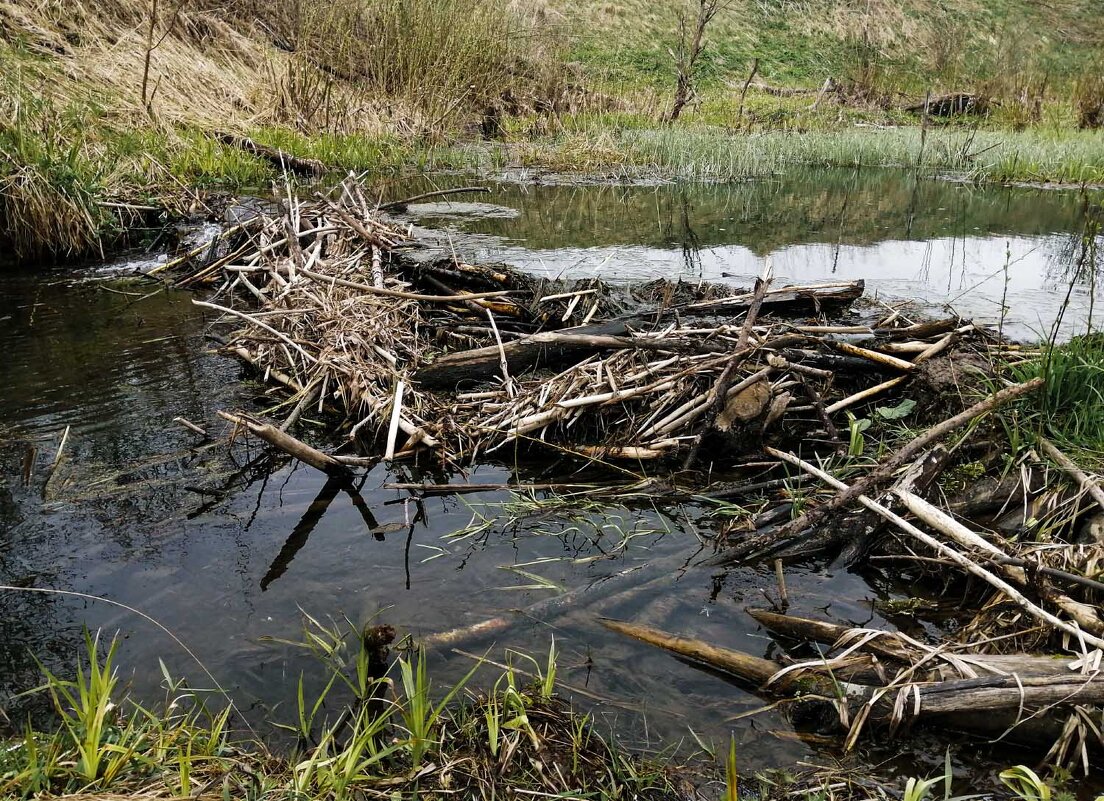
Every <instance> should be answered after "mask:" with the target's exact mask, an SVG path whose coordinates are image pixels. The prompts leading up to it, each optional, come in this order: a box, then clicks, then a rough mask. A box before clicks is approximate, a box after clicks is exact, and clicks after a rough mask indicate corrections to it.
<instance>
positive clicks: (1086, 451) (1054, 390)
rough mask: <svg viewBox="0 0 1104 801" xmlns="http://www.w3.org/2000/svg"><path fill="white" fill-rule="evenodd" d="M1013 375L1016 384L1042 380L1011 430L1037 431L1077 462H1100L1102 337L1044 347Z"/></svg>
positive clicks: (1103, 448) (1103, 442) (1103, 434)
mask: <svg viewBox="0 0 1104 801" xmlns="http://www.w3.org/2000/svg"><path fill="white" fill-rule="evenodd" d="M1015 374H1016V378H1017V379H1019V380H1028V379H1031V378H1035V377H1039V376H1041V377H1043V378H1044V379H1045V380H1046V385H1045V386H1044V387H1043V388H1042V389H1041V390H1040V391H1039V392H1038V393H1037V394H1036V395H1035V396H1034V397H1033V398H1032V399H1030V400H1029V401H1028V402H1027V403H1024V404H1020V406H1019V407H1017V410H1016V414H1017V415H1018V417H1017V418H1016V420H1015V423H1016V425H1017V426H1018V427H1019V428H1021V429H1026V430H1028V431H1033V430H1034V431H1038V432H1039V433H1040V434H1042V435H1044V436H1046V437H1048V438H1050V439H1051V440H1053V441H1054V442H1055V444H1057V445H1058V447H1059V448H1061V449H1063V450H1066V451H1068V452H1069V453H1070V454H1072V455H1075V458H1076V459H1078V460H1080V461H1084V462H1086V463H1089V464H1092V465H1100V464H1102V463H1104V335H1101V334H1089V335H1087V336H1080V337H1075V338H1074V339H1071V340H1070V341H1069V342H1066V343H1064V344H1061V345H1055V346H1052V347H1049V348H1047V349H1045V350H1044V352H1043V355H1042V357H1041V358H1039V359H1038V360H1035V361H1031V362H1029V363H1027V364H1025V365H1021V366H1019V367H1017V368H1016V369H1015Z"/></svg>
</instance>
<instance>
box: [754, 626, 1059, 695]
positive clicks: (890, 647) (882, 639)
mask: <svg viewBox="0 0 1104 801" xmlns="http://www.w3.org/2000/svg"><path fill="white" fill-rule="evenodd" d="M748 614H749V615H751V616H752V617H753V618H755V621H756V622H757V623H759V624H760V625H761V626H763V627H764V628H766V629H768V630H769V631H771V632H772V633H773V634H777V635H779V636H781V637H785V638H787V639H791V640H794V641H796V642H801V643H808V642H818V643H823V644H824V645H829V646H833V648H832V650H843V649H844V648H846V647H848V646H849V644H851V643H857V642H858V643H861V645H860V646H859V649H860V651H861V652H863V653H867V654H871V655H873V656H875V657H878V658H880V659H882V660H888V662H889V664H891V665H893V666H894V668H895V669H899V668H900V667H904V666H906V665H913V664H915V663H916V662H918V661H920V660H921V659H923V658H924V657H925V656H928V655H930V652H929V654H925V653H924V652H923V651H921V650H920V649H919V648H917V647H915V646H913V645H910V644H909V643H907V642H905V641H904V640H903V639H902V638H901V637H900V636H899V635H898V634H896V633H892V632H881V633H880V634H879V636H873V637H870V636H868V635H870V633H871V632H870V631H869V630H867V629H855V628H852V627H850V626H842V625H839V624H838V623H827V622H825V621H821V620H810V619H808V618H802V617H794V616H792V615H782V614H778V613H777V612H771V611H769V610H766V609H749V610H748ZM830 654H831V651H829V654H828V655H830ZM939 657H940V658H938V659H936V660H934V664H933V665H932V666H930V667H928V668H927V672H928V674H930V675H929V676H928V678H929V680H933V681H939V680H944V679H948V678H950V679H957V678H974V677H975V676H972V675H968V674H969V673H974V674H979V675H980V674H989V675H996V676H1006V675H1010V674H1015V675H1017V676H1068V675H1070V671H1071V670H1073V669H1074V667H1075V663H1076V662H1077V660H1076V659H1074V658H1073V657H1056V656H1039V655H1034V654H973V653H965V652H962V651H955V652H941V653H939ZM964 674H966V675H964Z"/></svg>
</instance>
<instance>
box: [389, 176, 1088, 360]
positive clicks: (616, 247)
mask: <svg viewBox="0 0 1104 801" xmlns="http://www.w3.org/2000/svg"><path fill="white" fill-rule="evenodd" d="M434 183H435V184H437V183H440V184H445V185H453V184H457V185H459V184H463V183H464V181H463V179H461V178H458V177H447V178H443V179H434ZM486 200H493V201H494V202H495V203H497V204H498V205H499V206H501V207H503V208H504V209H507V210H512V211H513V213H505V212H504V213H501V214H498V215H496V216H494V217H493V218H487V217H484V216H482V215H479V214H470V213H469V212H470V209H469V208H468V207H467V206H466V205H465V204H464V203H463V202H451V203H449V202H441V203H433V204H422V205H420V206H412V207H411V208H410V216H411V217H412V219H415V220H417V221H419V222H422V223H425V224H433V225H439V224H445V225H447V226H449V227H450V228H452V229H453V230H454V231H459V232H462V233H464V234H466V235H467V238H465V239H464V240H462V243H461V245H460V246H461V247H462V248H463V249H464V250H465V252H468V251H471V250H474V251H475V256H476V257H478V258H482V259H488V260H502V261H506V262H510V263H513V264H518V265H521V266H523V267H525V268H527V269H530V270H533V271H534V272H539V273H543V274H549V275H568V276H600V277H602V278H605V279H606V280H614V281H617V280H634V279H651V278H656V277H658V276H663V277H668V278H683V279H685V280H711V281H732V282H736V283H746V282H748V281H750V280H751V279H752V278H754V276H756V275H758V274H759V273H760V272H761V270H762V266H763V261H764V259H765V258H766V257H767V256H769V257H771V260H772V262H773V264H774V269H775V273H776V275H778V276H779V278H780V279H781V280H788V281H823V280H839V279H859V278H862V279H865V280H866V281H867V283H868V286H869V287H870V290H871V292H872V294H876V295H878V296H879V297H881V298H883V299H886V300H899V299H915V300H919V301H921V302H922V303H924V304H926V305H927V306H929V307H932V308H939V307H942V306H943V305H946V304H950V305H952V306H953V307H954V308H955V309H956V310H957V311H958V312H959V313H960V314H962V315H964V316H967V317H971V318H974V319H976V320H978V321H979V322H983V323H988V324H993V325H999V324H1002V323H1003V325H1004V327H1005V330H1006V332H1007V333H1008V334H1009V335H1011V336H1015V337H1018V338H1023V339H1034V338H1036V337H1037V336H1038V335H1039V333H1040V332H1048V331H1049V329H1050V327H1051V325H1052V324H1053V322H1054V320H1055V319H1056V318H1057V316H1058V315H1059V313H1060V312H1061V310H1062V309H1063V307H1064V305H1065V304H1066V296H1067V294H1069V295H1070V300H1069V310H1068V312H1067V314H1066V316H1065V320H1064V327H1063V331H1064V332H1065V333H1066V334H1067V335H1068V334H1070V333H1073V332H1075V331H1078V330H1084V328H1085V325H1086V322H1087V320H1088V316H1089V313H1090V311H1091V310H1092V307H1093V297H1094V293H1095V292H1096V291H1097V290H1096V283H1095V278H1093V276H1095V270H1091V271H1089V270H1084V269H1080V270H1078V269H1077V268H1076V264H1077V263H1078V256H1077V251H1078V248H1082V243H1083V233H1084V231H1085V224H1086V214H1087V212H1089V210H1090V209H1091V208H1092V207H1093V202H1090V200H1091V199H1090V198H1087V197H1085V196H1081V195H1079V194H1078V193H1076V192H1055V191H1051V190H1041V189H1005V188H993V187H988V188H975V187H969V186H965V185H961V184H952V183H948V182H945V181H933V180H927V179H918V178H916V177H914V176H912V175H910V174H908V173H905V172H884V171H877V170H874V171H865V170H864V171H857V170H834V171H816V172H795V173H792V174H787V175H786V176H782V177H779V178H776V179H772V180H767V181H756V182H749V183H744V184H735V185H733V184H723V185H722V184H706V185H702V184H694V185H662V186H615V187H611V186H594V185H586V186H571V185H556V184H552V185H536V186H532V185H518V184H514V183H500V184H497V185H494V193H493V195H492V196H490V197H489V198H487V199H486ZM486 200H485V201H484V202H483V203H481V205H482V206H484V207H485V206H486ZM1095 202H1099V199H1098V198H1097V199H1095ZM1088 241H1089V242H1091V243H1095V244H1096V245H1099V244H1100V242H1101V241H1102V240H1100V239H1099V235H1098V234H1097V235H1094V236H1092V237H1090V239H1089V240H1088ZM454 244H455V240H454ZM1071 281H1072V282H1073V283H1072V291H1071Z"/></svg>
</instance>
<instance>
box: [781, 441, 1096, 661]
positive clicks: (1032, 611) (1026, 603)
mask: <svg viewBox="0 0 1104 801" xmlns="http://www.w3.org/2000/svg"><path fill="white" fill-rule="evenodd" d="M766 451H767V453H769V454H770V455H771V456H774V457H775V458H777V459H781V460H782V461H784V462H788V463H789V464H792V465H794V466H795V467H799V468H801V469H802V470H804V471H805V472H807V473H809V474H811V475H814V476H816V477H817V478H819V479H820V480H821V481H823V482H825V483H826V484H830V485H831V486H833V487H835V488H836V489H837V490H839V491H840V494H843V493H844V492H849V491H850V490H851V489H853V488H854V487H856V486H857V485H858V482H856V483H855V484H852V485H851V487H848V486H847V484H844V483H843V482H842V481H840V480H839V479H838V478H836V477H835V476H832V475H829V474H828V473H825V472H824V471H823V470H821V469H820V468H818V467H816V466H815V465H811V464H809V463H808V462H806V461H804V460H802V459H799V458H798V457H796V456H794V455H793V454H792V453H785V452H783V451H779V450H775V449H774V448H767V449H766ZM852 497H854V498H855V500H857V501H858V502H859V503H861V504H862V505H863V506H865V507H866V508H867V509H870V510H871V511H872V512H876V513H877V514H879V515H881V516H882V517H884V518H885V519H886V520H888V521H889V522H890V523H892V524H893V525H895V526H897V528H899V529H901V530H902V531H903V532H905V533H906V534H908V535H910V536H912V537H914V538H915V539H917V540H919V541H920V542H922V543H923V544H924V545H926V546H928V547H929V548H931V549H932V550H934V551H936V552H938V553H939V554H941V555H942V556H945V557H947V558H948V559H950V560H951V561H952V562H954V563H955V564H956V565H958V566H959V567H961V568H962V569H963V570H965V571H966V572H967V573H969V574H970V575H972V576H975V577H977V578H979V579H981V580H982V581H984V582H985V583H986V584H988V585H989V586H991V587H993V588H994V589H995V590H997V591H999V592H1001V593H1003V594H1004V595H1005V596H1006V597H1007V598H1008V599H1009V600H1010V601H1012V602H1013V603H1014V604H1016V606H1018V607H1020V608H1021V609H1023V610H1024V611H1025V612H1027V613H1028V614H1029V615H1031V616H1032V617H1033V618H1035V619H1036V620H1038V621H1040V622H1043V623H1047V624H1048V625H1051V626H1054V627H1055V628H1057V629H1059V630H1060V631H1062V632H1063V633H1065V634H1068V635H1070V637H1072V638H1073V639H1074V640H1075V641H1081V642H1084V643H1086V644H1088V645H1091V646H1093V647H1094V648H1104V639H1101V638H1100V637H1097V636H1096V635H1093V634H1090V633H1088V632H1086V631H1083V630H1082V629H1080V628H1078V627H1077V626H1074V625H1071V624H1070V623H1069V622H1067V621H1065V620H1062V619H1061V618H1059V617H1057V616H1056V615H1053V614H1051V613H1050V612H1048V611H1046V610H1045V609H1043V608H1042V607H1040V606H1037V605H1036V604H1034V603H1032V602H1031V601H1030V600H1028V599H1027V598H1026V597H1024V595H1023V593H1021V592H1020V591H1019V590H1017V589H1016V588H1015V587H1013V586H1012V585H1010V584H1009V583H1008V582H1006V581H1004V579H1001V578H998V577H997V576H994V575H993V574H992V573H990V572H989V571H988V570H986V569H985V568H983V567H982V566H981V565H979V564H977V563H976V562H974V561H973V560H972V559H970V558H969V557H968V556H966V555H965V554H962V553H960V552H959V551H956V550H955V549H954V548H951V547H948V546H947V545H944V544H943V543H942V542H940V541H939V540H937V539H935V538H934V537H932V536H931V535H929V534H925V533H924V532H923V531H921V530H920V529H918V528H917V527H916V526H914V525H913V524H912V523H910V522H908V521H907V520H905V519H904V518H903V517H901V516H900V515H897V514H895V513H893V512H891V511H890V510H889V509H886V508H885V507H884V506H882V505H881V504H880V503H878V502H876V501H873V500H871V499H870V498H868V497H866V496H865V495H862V494H861V493H860V494H858V495H857V497H856V496H855V495H854V494H852Z"/></svg>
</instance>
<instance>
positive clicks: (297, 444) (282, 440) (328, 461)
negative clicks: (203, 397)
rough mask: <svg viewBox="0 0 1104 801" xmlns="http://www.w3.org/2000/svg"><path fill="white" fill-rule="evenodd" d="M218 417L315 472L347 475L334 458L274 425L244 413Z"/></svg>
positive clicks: (222, 414) (222, 413) (344, 467)
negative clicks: (239, 427)
mask: <svg viewBox="0 0 1104 801" xmlns="http://www.w3.org/2000/svg"><path fill="white" fill-rule="evenodd" d="M218 415H219V417H221V418H222V419H223V420H229V421H230V422H231V423H233V424H234V425H237V426H241V427H242V428H244V429H245V430H247V431H248V432H249V433H250V434H253V435H254V436H256V437H259V438H260V439H263V440H264V441H265V442H267V443H268V444H269V445H271V446H272V447H274V448H277V449H278V450H281V451H283V452H284V453H286V454H288V455H289V456H293V457H295V458H296V459H298V460H299V461H301V462H303V463H304V464H307V465H310V466H311V467H313V468H315V469H317V470H321V471H322V472H324V473H328V474H330V475H336V476H344V475H347V474H348V468H347V467H346V466H345V465H343V464H342V463H341V462H339V461H338V460H337V459H335V458H334V457H332V456H330V455H329V454H326V453H323V452H322V451H320V450H318V449H317V448H312V447H311V446H310V445H308V444H307V443H305V442H303V441H302V440H298V439H296V438H295V437H293V436H291V435H290V434H286V433H284V432H283V431H281V430H280V429H278V428H276V426H274V425H270V424H269V423H265V422H263V421H261V420H258V419H257V418H255V417H252V416H251V415H248V414H245V413H244V412H239V413H237V414H231V413H230V412H223V411H220V412H219V413H218Z"/></svg>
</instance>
